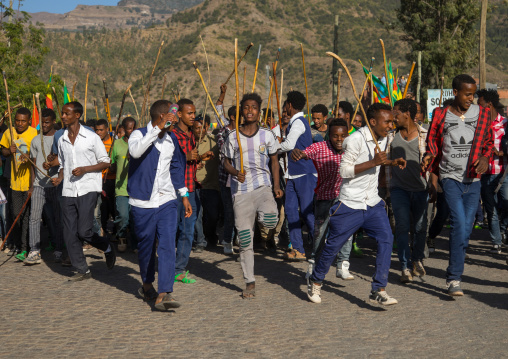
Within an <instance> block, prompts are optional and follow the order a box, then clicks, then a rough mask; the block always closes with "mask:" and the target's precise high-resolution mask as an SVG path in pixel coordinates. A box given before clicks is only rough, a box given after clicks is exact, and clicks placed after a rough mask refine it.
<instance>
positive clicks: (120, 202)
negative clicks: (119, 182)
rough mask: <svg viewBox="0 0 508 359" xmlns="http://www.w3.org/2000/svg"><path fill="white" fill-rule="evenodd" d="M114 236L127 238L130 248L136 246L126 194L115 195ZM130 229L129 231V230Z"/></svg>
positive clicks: (135, 247) (136, 241)
mask: <svg viewBox="0 0 508 359" xmlns="http://www.w3.org/2000/svg"><path fill="white" fill-rule="evenodd" d="M115 202H116V206H115V210H116V217H115V225H116V236H117V237H118V238H129V244H130V246H131V248H132V249H133V250H134V249H137V248H138V240H137V238H136V234H135V233H134V231H133V230H132V228H133V227H132V220H131V218H130V211H131V205H130V204H129V197H128V196H116V198H115ZM129 229H130V231H129Z"/></svg>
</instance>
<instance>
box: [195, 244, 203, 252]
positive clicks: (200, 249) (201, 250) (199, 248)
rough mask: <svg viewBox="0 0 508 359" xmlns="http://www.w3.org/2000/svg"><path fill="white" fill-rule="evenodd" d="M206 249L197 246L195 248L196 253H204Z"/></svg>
mask: <svg viewBox="0 0 508 359" xmlns="http://www.w3.org/2000/svg"><path fill="white" fill-rule="evenodd" d="M204 249H205V247H203V246H196V248H194V253H203V250H204Z"/></svg>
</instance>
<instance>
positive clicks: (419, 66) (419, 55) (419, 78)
mask: <svg viewBox="0 0 508 359" xmlns="http://www.w3.org/2000/svg"><path fill="white" fill-rule="evenodd" d="M421 86H422V52H421V51H418V84H417V85H416V102H420V88H421Z"/></svg>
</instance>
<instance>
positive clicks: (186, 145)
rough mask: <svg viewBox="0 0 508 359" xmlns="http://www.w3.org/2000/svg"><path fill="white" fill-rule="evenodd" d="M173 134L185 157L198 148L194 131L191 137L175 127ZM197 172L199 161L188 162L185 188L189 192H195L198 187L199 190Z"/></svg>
mask: <svg viewBox="0 0 508 359" xmlns="http://www.w3.org/2000/svg"><path fill="white" fill-rule="evenodd" d="M173 133H174V134H175V136H176V138H177V139H178V143H179V144H180V147H181V148H182V150H183V153H185V155H187V153H189V152H191V151H192V150H193V149H195V148H196V139H195V138H194V134H193V133H192V131H191V132H190V136H189V134H187V133H185V132H184V131H182V130H181V129H180V127H178V126H175V129H174V130H173ZM196 171H197V161H187V166H185V186H186V187H187V189H188V190H189V192H194V191H195V190H196V187H197V188H199V187H198V186H199V182H198V181H197V180H196Z"/></svg>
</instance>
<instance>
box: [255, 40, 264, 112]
mask: <svg viewBox="0 0 508 359" xmlns="http://www.w3.org/2000/svg"><path fill="white" fill-rule="evenodd" d="M260 54H261V45H259V49H258V58H257V59H256V69H255V70H254V81H252V92H254V90H255V89H256V77H257V75H258V66H259V55H260ZM267 109H268V107H267Z"/></svg>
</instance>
